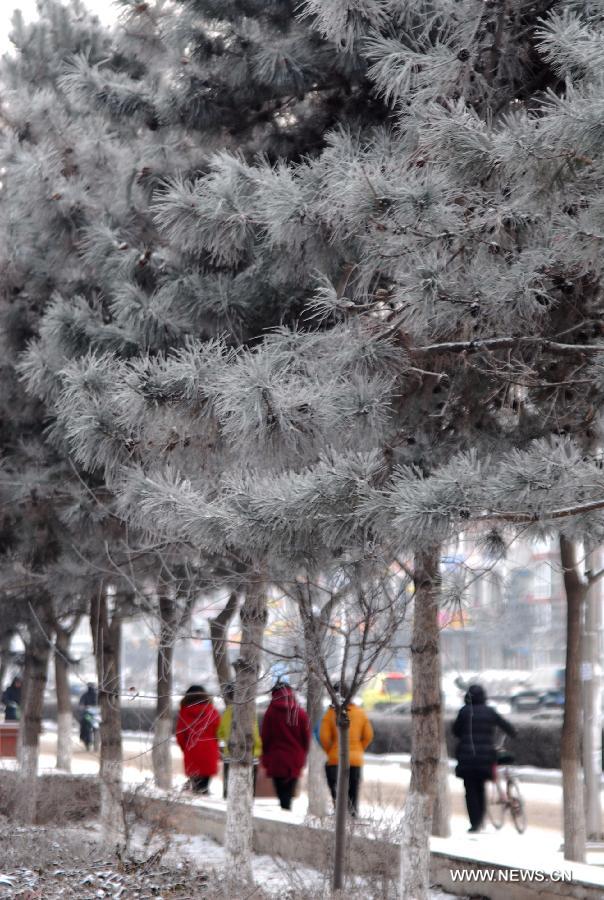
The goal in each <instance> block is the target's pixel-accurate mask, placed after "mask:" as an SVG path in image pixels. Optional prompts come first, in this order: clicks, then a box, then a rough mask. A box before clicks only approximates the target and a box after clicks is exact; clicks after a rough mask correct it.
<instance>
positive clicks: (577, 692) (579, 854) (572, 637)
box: [560, 535, 586, 862]
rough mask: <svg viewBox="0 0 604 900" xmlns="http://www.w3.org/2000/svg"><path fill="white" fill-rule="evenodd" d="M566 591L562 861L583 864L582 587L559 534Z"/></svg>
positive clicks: (573, 552)
mask: <svg viewBox="0 0 604 900" xmlns="http://www.w3.org/2000/svg"><path fill="white" fill-rule="evenodd" d="M560 560H561V562H562V572H563V576H564V588H565V591H566V686H565V698H564V721H563V723H562V739H561V742H560V756H561V764H562V802H563V807H564V858H565V859H569V860H573V861H574V862H584V861H585V812H584V802H583V778H582V774H583V773H582V768H581V726H582V697H581V616H582V612H583V603H584V600H585V594H586V584H585V583H584V581H583V579H582V578H581V576H580V574H579V570H578V564H577V547H576V545H575V543H574V542H573V541H570V540H568V538H565V537H564V536H563V535H560Z"/></svg>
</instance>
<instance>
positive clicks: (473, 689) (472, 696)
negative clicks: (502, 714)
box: [465, 684, 487, 706]
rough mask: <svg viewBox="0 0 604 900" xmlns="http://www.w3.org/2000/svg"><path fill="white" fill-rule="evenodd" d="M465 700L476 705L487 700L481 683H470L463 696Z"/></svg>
mask: <svg viewBox="0 0 604 900" xmlns="http://www.w3.org/2000/svg"><path fill="white" fill-rule="evenodd" d="M465 702H466V703H470V704H471V705H472V706H478V705H479V704H481V703H486V702H487V692H486V691H485V689H484V688H483V686H482V685H481V684H471V685H470V687H469V688H468V690H467V693H466V696H465Z"/></svg>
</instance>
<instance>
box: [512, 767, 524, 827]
mask: <svg viewBox="0 0 604 900" xmlns="http://www.w3.org/2000/svg"><path fill="white" fill-rule="evenodd" d="M508 800H509V805H510V812H511V814H512V821H513V822H514V825H515V826H516V831H517V832H518V834H524V832H525V831H526V809H525V806H524V800H523V799H522V794H521V793H520V785H519V784H518V781H517V780H516V779H515V778H509V779H508Z"/></svg>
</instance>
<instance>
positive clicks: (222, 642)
mask: <svg viewBox="0 0 604 900" xmlns="http://www.w3.org/2000/svg"><path fill="white" fill-rule="evenodd" d="M238 608H239V598H238V596H237V591H231V593H230V594H229V599H228V600H227V602H226V604H225V606H224V608H223V609H222V610H221V611H220V612H219V613H218V615H217V616H215V617H214V618H213V619H210V641H211V642H212V656H213V657H214V666H215V668H216V675H217V677H218V684H219V685H220V691H221V693H222V694H223V695H224V688H225V685H227V684H229V683H230V682H231V681H232V680H233V672H232V669H231V663H230V662H229V654H228V646H227V644H228V641H227V638H228V630H229V625H230V624H231V622H232V621H233V618H234V617H235V615H236V613H237V610H238Z"/></svg>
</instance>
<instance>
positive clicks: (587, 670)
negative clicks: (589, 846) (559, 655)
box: [582, 548, 604, 842]
mask: <svg viewBox="0 0 604 900" xmlns="http://www.w3.org/2000/svg"><path fill="white" fill-rule="evenodd" d="M602 555H603V554H602V551H601V549H600V548H598V549H596V550H591V551H590V552H589V553H588V554H587V559H586V568H587V570H588V576H589V574H591V575H594V574H595V573H596V572H599V571H600V569H601V568H602ZM602 624H603V616H602V582H601V580H600V579H598V580H597V581H596V582H595V583H594V584H591V585H590V587H589V590H588V592H587V598H586V604H585V624H584V634H583V648H584V649H583V660H584V662H583V673H582V674H583V688H584V698H583V769H584V773H585V824H586V832H587V840H588V841H592V842H593V841H597V842H600V841H603V840H604V834H603V832H602V805H601V780H602V651H603V649H604V647H603V642H602Z"/></svg>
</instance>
